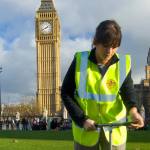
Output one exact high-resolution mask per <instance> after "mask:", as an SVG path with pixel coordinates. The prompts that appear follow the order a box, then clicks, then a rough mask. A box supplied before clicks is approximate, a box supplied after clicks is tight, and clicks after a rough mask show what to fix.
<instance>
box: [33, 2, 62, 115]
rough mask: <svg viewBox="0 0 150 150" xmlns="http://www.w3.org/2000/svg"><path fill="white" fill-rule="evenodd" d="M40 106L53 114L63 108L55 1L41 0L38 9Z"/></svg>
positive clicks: (38, 88)
mask: <svg viewBox="0 0 150 150" xmlns="http://www.w3.org/2000/svg"><path fill="white" fill-rule="evenodd" d="M35 28H36V29H35V30H36V31H35V32H36V48H37V106H38V109H39V113H43V112H44V111H45V110H46V111H47V112H48V115H49V116H54V115H56V114H58V113H60V111H61V102H60V21H59V18H58V15H57V12H56V10H55V7H54V2H53V0H41V6H40V8H39V9H38V10H37V12H36V27H35Z"/></svg>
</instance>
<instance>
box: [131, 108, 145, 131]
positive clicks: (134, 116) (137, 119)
mask: <svg viewBox="0 0 150 150" xmlns="http://www.w3.org/2000/svg"><path fill="white" fill-rule="evenodd" d="M129 114H130V117H131V121H132V122H133V123H132V124H131V126H132V127H133V128H136V129H138V128H142V127H143V126H144V119H143V117H142V116H141V115H140V114H139V113H138V111H137V108H136V107H133V108H131V109H130V111H129Z"/></svg>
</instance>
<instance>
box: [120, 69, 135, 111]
mask: <svg viewBox="0 0 150 150" xmlns="http://www.w3.org/2000/svg"><path fill="white" fill-rule="evenodd" d="M120 94H121V97H122V99H123V102H124V104H125V106H126V108H127V111H129V110H130V109H131V108H132V107H137V109H138V104H137V99H136V94H135V90H134V85H133V80H132V77H131V70H130V72H129V74H128V75H127V77H126V79H125V81H124V82H123V84H122V87H121V88H120Z"/></svg>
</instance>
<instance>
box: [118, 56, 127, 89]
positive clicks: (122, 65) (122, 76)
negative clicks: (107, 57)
mask: <svg viewBox="0 0 150 150" xmlns="http://www.w3.org/2000/svg"><path fill="white" fill-rule="evenodd" d="M119 65H120V88H121V86H122V84H123V82H124V80H125V78H126V56H125V55H119Z"/></svg>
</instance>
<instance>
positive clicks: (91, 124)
mask: <svg viewBox="0 0 150 150" xmlns="http://www.w3.org/2000/svg"><path fill="white" fill-rule="evenodd" d="M83 127H84V129H85V130H87V131H90V130H96V127H95V121H94V120H91V119H86V120H85V122H84V124H83Z"/></svg>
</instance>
